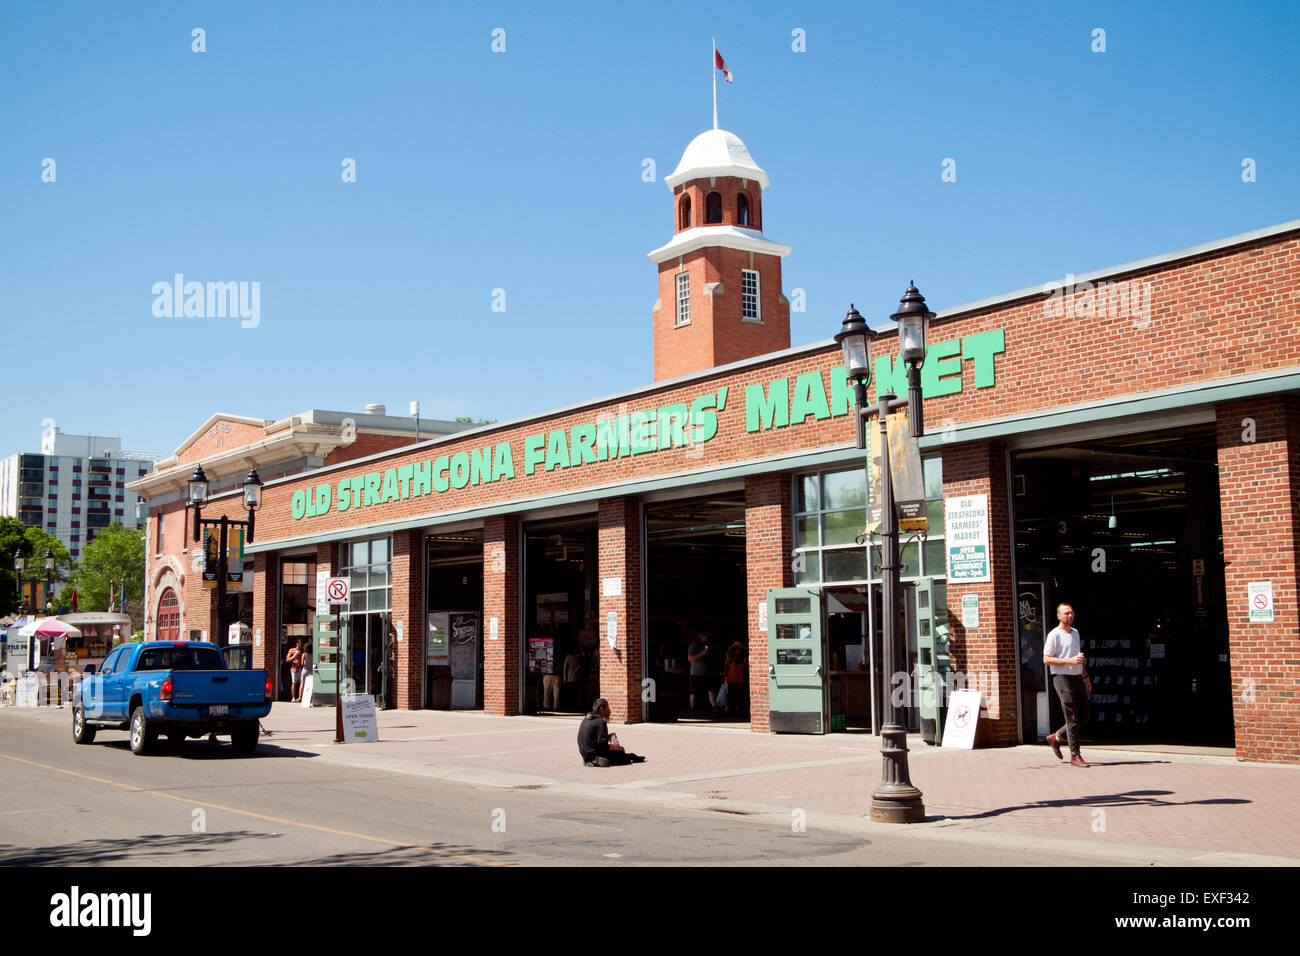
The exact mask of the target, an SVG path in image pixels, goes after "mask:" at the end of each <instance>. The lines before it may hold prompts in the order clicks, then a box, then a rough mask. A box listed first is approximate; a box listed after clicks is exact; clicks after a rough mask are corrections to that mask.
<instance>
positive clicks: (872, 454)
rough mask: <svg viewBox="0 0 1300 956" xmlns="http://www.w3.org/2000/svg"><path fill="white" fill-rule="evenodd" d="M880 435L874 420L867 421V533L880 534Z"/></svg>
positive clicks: (881, 490)
mask: <svg viewBox="0 0 1300 956" xmlns="http://www.w3.org/2000/svg"><path fill="white" fill-rule="evenodd" d="M881 474H882V472H881V468H880V436H879V434H878V429H877V428H876V424H875V422H873V421H870V420H868V421H867V534H868V535H873V534H880V529H881V524H882V521H881V517H880V516H881V513H882V512H881V507H880V500H881V494H882V493H883V491H884V489H883V488H881V485H880V476H881Z"/></svg>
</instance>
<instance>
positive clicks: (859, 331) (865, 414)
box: [835, 284, 934, 823]
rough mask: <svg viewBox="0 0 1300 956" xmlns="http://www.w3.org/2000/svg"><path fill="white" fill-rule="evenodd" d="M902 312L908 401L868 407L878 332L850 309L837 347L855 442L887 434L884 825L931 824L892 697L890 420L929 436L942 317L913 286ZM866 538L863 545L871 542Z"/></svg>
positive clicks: (884, 397)
mask: <svg viewBox="0 0 1300 956" xmlns="http://www.w3.org/2000/svg"><path fill="white" fill-rule="evenodd" d="M900 303H901V304H900V306H899V310H898V311H897V312H895V313H894V314H893V315H892V316H890V318H892V319H893V320H894V321H895V322H897V323H898V344H899V351H900V354H901V357H902V359H903V361H904V362H905V363H906V364H907V398H898V397H896V396H894V395H892V394H889V393H888V392H886V393H884V394H880V393H879V392H878V393H877V395H876V405H875V406H874V407H870V406H868V405H867V382H868V381H869V380H870V378H871V367H870V362H871V341H872V339H874V338H875V333H874V332H872V331H871V329H869V328H867V323H866V322H865V321H864V320H863V318H862V316H861V315H859V314H858V310H857V309H855V308H853V306H852V305H850V306H849V314H848V315H847V316H845V317H844V325H843V327H842V328H841V329H840V332H839V334H838V335H836V336H835V341H837V342H838V343H839V344H840V348H841V349H842V350H843V352H844V366H845V368H846V369H847V370H848V376H849V380H850V381H852V382H853V394H854V404H855V405H856V406H857V415H856V416H855V424H856V427H855V432H854V433H855V436H856V439H857V446H858V447H859V448H866V447H867V423H868V421H869V420H870V419H871V418H873V417H874V418H876V419H877V420H878V421H879V428H880V489H881V492H880V520H881V532H880V534H881V538H882V541H881V561H880V578H881V584H882V591H883V599H884V609H883V614H882V618H883V621H882V624H883V631H884V633H883V635H882V636H883V640H882V644H883V646H884V654H885V660H884V665H885V673H886V674H889V675H890V678H889V683H890V686H889V687H888V688H886V691H887V693H886V696H887V698H888V703H887V704H886V708H887V709H886V712H885V713H886V717H887V719H886V721H885V723H884V725H883V726H882V727H881V728H880V735H881V737H882V738H883V742H882V745H881V748H880V756H881V759H882V767H881V780H880V785H879V786H878V787H876V789H875V790H874V791H873V792H872V794H871V819H872V820H873V821H874V822H877V823H920V822H922V821H923V820H925V804H924V803H923V802H922V800H921V791H920V790H918V789H917V788H916V787H915V786H913V785H912V781H911V778H910V776H909V773H908V768H907V730H906V728H905V726H904V724H903V702H902V700H901V699H898V698H897V697H896V695H894V694H893V693H892V688H893V675H894V674H895V673H896V672H897V671H898V669H899V666H900V665H901V664H902V663H903V662H904V661H906V660H907V654H906V648H905V647H904V644H903V628H902V617H901V615H900V614H899V603H900V598H901V596H902V590H903V586H902V581H901V580H900V579H901V577H902V570H901V568H900V559H899V546H898V514H897V512H895V510H894V481H893V476H892V475H891V474H890V469H889V432H888V417H889V413H890V412H893V411H896V410H898V409H901V408H906V409H907V412H908V426H909V428H910V430H911V433H912V435H913V437H916V438H919V437H920V436H921V435H922V434H923V433H924V432H923V428H924V414H923V410H922V404H921V365H922V363H924V361H925V340H926V329H927V326H928V324H929V321H930V319H932V318H934V313H932V312H930V311H929V310H928V309H927V308H926V307H925V298H924V297H923V296H922V295H921V293H920V292H918V291H917V289H916V286H915V285H910V284H909V285H908V288H907V292H905V293H904V294H903V298H902V299H901V300H900ZM865 539H866V535H865V534H864V535H863V536H862V539H861V542H862V543H865Z"/></svg>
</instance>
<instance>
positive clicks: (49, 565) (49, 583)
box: [45, 548, 54, 611]
mask: <svg viewBox="0 0 1300 956" xmlns="http://www.w3.org/2000/svg"><path fill="white" fill-rule="evenodd" d="M52 590H54V549H53V548H46V549H45V608H46V610H47V611H48V610H49V609H50V608H52V607H53V606H54V602H53V601H52V600H50V592H51V591H52Z"/></svg>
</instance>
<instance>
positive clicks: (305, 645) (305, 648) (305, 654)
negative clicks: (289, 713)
mask: <svg viewBox="0 0 1300 956" xmlns="http://www.w3.org/2000/svg"><path fill="white" fill-rule="evenodd" d="M298 664H299V671H298V675H299V676H298V700H299V701H301V700H302V697H303V694H305V693H307V678H308V677H310V676H311V644H310V643H309V642H308V641H307V640H306V639H303V640H301V641H299V642H298Z"/></svg>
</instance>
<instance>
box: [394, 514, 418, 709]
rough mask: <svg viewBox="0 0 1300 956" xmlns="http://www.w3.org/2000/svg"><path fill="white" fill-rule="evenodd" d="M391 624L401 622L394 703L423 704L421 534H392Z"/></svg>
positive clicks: (415, 706) (404, 704)
mask: <svg viewBox="0 0 1300 956" xmlns="http://www.w3.org/2000/svg"><path fill="white" fill-rule="evenodd" d="M392 573H393V577H392V585H393V614H392V621H393V627H394V628H396V626H397V622H398V621H401V622H402V625H403V627H402V641H401V643H400V644H398V645H397V693H396V695H395V697H394V699H395V701H396V703H397V706H398V707H401V708H405V709H414V708H417V707H422V706H424V535H423V533H421V532H419V531H399V532H397V533H396V534H394V535H393V567H392Z"/></svg>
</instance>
